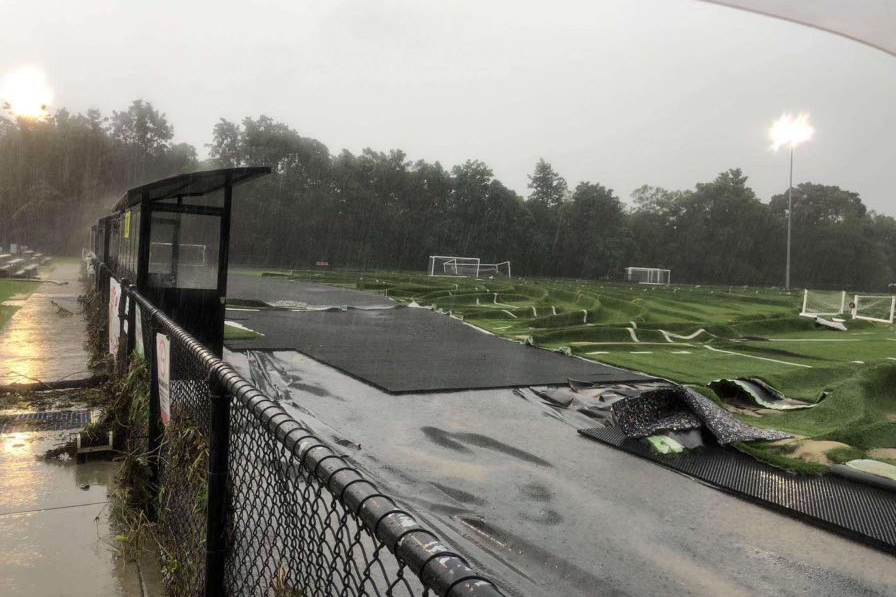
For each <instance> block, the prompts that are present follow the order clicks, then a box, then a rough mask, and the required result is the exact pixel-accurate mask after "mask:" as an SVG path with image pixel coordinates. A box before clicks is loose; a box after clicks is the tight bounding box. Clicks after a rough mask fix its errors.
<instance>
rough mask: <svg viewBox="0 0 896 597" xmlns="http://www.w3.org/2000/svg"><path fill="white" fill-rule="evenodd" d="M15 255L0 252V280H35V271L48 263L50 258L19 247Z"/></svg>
mask: <svg viewBox="0 0 896 597" xmlns="http://www.w3.org/2000/svg"><path fill="white" fill-rule="evenodd" d="M19 248H20V249H21V250H20V251H18V252H17V253H12V252H10V253H3V252H2V251H0V278H21V279H26V280H30V279H34V278H37V273H38V272H37V270H38V268H39V267H40V266H42V265H47V264H48V263H50V258H49V257H46V256H44V254H43V253H39V252H37V251H33V250H30V249H27V247H22V246H20V247H19Z"/></svg>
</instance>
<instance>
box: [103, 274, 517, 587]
mask: <svg viewBox="0 0 896 597" xmlns="http://www.w3.org/2000/svg"><path fill="white" fill-rule="evenodd" d="M94 266H95V272H96V273H95V281H96V284H97V290H98V291H100V292H102V293H103V297H104V300H105V301H106V304H108V298H109V290H108V288H109V279H110V277H116V276H114V275H113V274H112V272H111V271H110V270H109V268H108V267H107V266H105V265H104V264H103V263H101V262H95V263H94ZM116 279H117V277H116ZM122 288H123V296H124V297H125V298H126V299H127V302H128V303H129V306H128V307H127V309H126V308H125V306H124V305H122V307H121V308H120V310H119V314H120V321H119V322H118V325H116V324H115V322H113V323H112V325H110V328H111V329H110V333H119V334H121V335H120V343H121V344H124V345H125V346H126V347H127V350H128V351H130V350H131V349H133V348H134V347H135V346H136V344H137V338H136V334H135V332H136V331H137V330H138V329H139V330H141V331H142V338H141V339H142V347H143V351H144V352H145V357H146V360H147V362H148V364H149V365H150V383H151V385H150V400H149V413H148V414H149V416H148V417H147V421H148V423H147V428H146V429H132V430H131V431H130V433H129V436H130V437H129V441H130V442H132V443H136V444H137V445H134V446H132V448H136V449H138V450H140V451H143V450H145V451H146V453H147V454H149V455H150V462H151V464H150V468H151V469H152V471H153V473H152V475H153V486H154V488H155V489H156V491H157V495H156V500H155V504H156V512H155V515H156V519H157V521H158V533H157V536H158V538H159V542H160V544H161V545H160V547H161V551H162V566H163V575H164V578H165V581H166V588H167V590H168V593H169V594H171V595H178V596H182V595H183V596H194V595H195V596H200V595H258V596H265V597H300V596H301V597H317V596H321V597H324V596H327V597H329V596H362V595H364V596H368V595H369V596H393V595H394V596H401V597H404V596H415V595H422V596H429V595H438V596H448V597H459V596H460V595H464V596H470V597H497V596H499V595H501V593H500V591H499V590H498V589H497V588H496V586H495V585H494V584H493V583H492V582H491V581H489V580H488V579H486V578H484V577H483V576H481V575H479V574H478V573H477V572H476V571H475V570H474V569H473V568H472V567H471V566H470V565H469V563H468V562H467V561H466V560H465V559H464V558H463V557H462V556H461V555H459V554H457V553H455V552H454V551H452V550H450V549H449V548H448V547H446V546H445V545H443V544H442V543H441V542H440V541H439V539H438V538H437V537H436V536H435V535H434V534H433V533H432V532H430V531H428V530H427V529H425V528H423V527H422V526H420V525H419V524H418V523H417V522H416V520H415V519H414V516H413V515H412V514H411V513H409V512H407V511H405V510H403V509H402V508H401V507H400V506H399V505H398V504H397V503H396V502H395V500H393V499H392V498H390V497H389V496H388V494H387V493H385V492H383V491H381V490H380V489H378V488H377V487H376V486H375V485H374V484H373V483H371V482H370V481H368V480H367V479H365V477H364V475H363V474H362V473H361V472H360V471H358V470H357V469H356V468H355V467H354V466H353V465H352V464H351V463H350V462H349V460H348V459H347V458H344V457H343V456H342V455H341V454H339V453H338V452H336V451H335V450H333V449H332V448H331V447H330V446H329V445H328V444H327V443H326V442H324V441H322V440H320V439H319V438H317V437H316V436H315V435H314V434H312V433H311V432H310V431H309V430H308V429H307V428H306V427H305V426H304V425H302V423H301V422H299V421H297V420H296V419H295V418H293V417H292V416H291V415H290V414H289V413H287V412H286V411H285V410H284V409H283V408H282V407H281V406H280V405H279V404H278V403H277V402H275V401H273V400H271V399H270V398H268V397H267V396H265V395H264V394H263V393H262V392H261V391H259V390H258V389H257V388H256V387H255V386H253V385H252V384H251V383H250V382H249V381H247V380H246V379H244V378H243V377H242V376H241V375H240V374H239V373H238V372H237V371H235V370H234V369H233V368H232V367H231V366H230V365H228V364H227V363H225V362H223V361H222V360H221V359H219V358H217V357H216V356H214V355H213V354H212V353H211V352H210V351H209V350H208V349H207V348H206V347H204V346H202V345H201V344H200V343H199V342H198V341H197V340H195V339H194V338H193V337H191V336H190V335H189V334H188V333H187V332H186V331H185V330H183V329H182V328H181V327H180V326H178V325H177V324H176V323H174V322H173V321H172V320H171V319H169V318H168V317H167V316H166V315H165V314H164V313H162V312H161V311H159V310H158V309H156V307H155V306H154V305H152V304H151V303H150V302H149V301H148V300H146V299H145V298H144V297H143V296H141V295H140V294H139V293H137V292H136V291H135V290H134V289H133V288H132V287H130V286H129V285H128V284H127V283H126V282H125V283H123V284H122ZM123 300H124V299H123ZM134 306H139V309H135V308H134ZM138 313H139V317H140V322H139V325H138V323H137V320H136V317H137V316H138V315H137V314H138ZM116 328H117V329H116ZM157 334H161V335H164V336H165V337H167V339H168V340H169V342H170V367H169V378H170V379H169V393H168V394H169V397H170V407H169V408H168V409H167V411H166V418H167V421H162V410H161V405H160V400H159V371H158V364H157V361H156V350H157V349H156V344H157V343H156V339H157ZM122 354H125V355H126V354H127V352H123V353H122ZM121 360H122V359H121V358H119V362H120V361H121ZM123 360H124V361H125V362H126V361H127V359H123Z"/></svg>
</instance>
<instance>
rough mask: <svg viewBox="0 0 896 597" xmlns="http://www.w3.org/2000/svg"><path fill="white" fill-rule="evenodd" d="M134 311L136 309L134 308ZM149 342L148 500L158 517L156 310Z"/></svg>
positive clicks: (159, 422) (159, 421)
mask: <svg viewBox="0 0 896 597" xmlns="http://www.w3.org/2000/svg"><path fill="white" fill-rule="evenodd" d="M135 311H136V309H135ZM148 315H149V342H148V343H147V342H144V343H143V344H144V346H143V349H144V351H145V353H146V358H147V359H148V360H149V404H148V405H147V406H148V410H149V412H148V413H147V414H148V419H147V424H146V434H147V436H148V437H147V438H146V448H147V452H148V454H149V458H148V460H149V474H150V487H151V488H152V492H153V499H152V501H151V502H150V517H151V518H152V519H153V520H156V519H157V518H158V507H159V504H158V501H159V457H160V454H159V452H160V450H161V446H162V433H163V430H162V413H161V407H160V406H159V361H158V359H157V358H156V333H158V331H159V326H158V323H156V310H155V309H152V310H151V311H150V312H149V314H148Z"/></svg>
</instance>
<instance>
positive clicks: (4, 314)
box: [0, 280, 36, 329]
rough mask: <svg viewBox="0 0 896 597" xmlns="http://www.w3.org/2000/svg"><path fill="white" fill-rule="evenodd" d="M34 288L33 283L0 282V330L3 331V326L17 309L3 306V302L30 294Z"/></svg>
mask: <svg viewBox="0 0 896 597" xmlns="http://www.w3.org/2000/svg"><path fill="white" fill-rule="evenodd" d="M35 287H36V284H34V283H33V282H20V281H17V280H0V329H3V326H4V325H6V322H7V321H9V318H10V317H12V314H13V313H15V312H16V310H17V309H18V307H13V306H8V305H3V304H2V303H3V301H6V300H9V299H11V298H12V297H14V296H21V295H28V294H31V292H32V291H33V290H34V288H35Z"/></svg>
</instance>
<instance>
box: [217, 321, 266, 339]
mask: <svg viewBox="0 0 896 597" xmlns="http://www.w3.org/2000/svg"><path fill="white" fill-rule="evenodd" d="M260 335H261V334H259V333H258V332H253V331H252V330H244V329H243V328H238V327H236V326H232V325H227V324H226V323H225V324H224V339H225V340H251V339H252V338H258V337H259V336H260Z"/></svg>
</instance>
